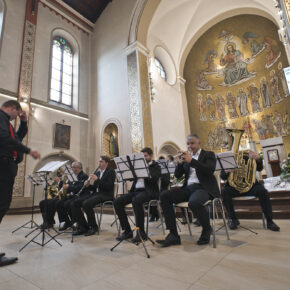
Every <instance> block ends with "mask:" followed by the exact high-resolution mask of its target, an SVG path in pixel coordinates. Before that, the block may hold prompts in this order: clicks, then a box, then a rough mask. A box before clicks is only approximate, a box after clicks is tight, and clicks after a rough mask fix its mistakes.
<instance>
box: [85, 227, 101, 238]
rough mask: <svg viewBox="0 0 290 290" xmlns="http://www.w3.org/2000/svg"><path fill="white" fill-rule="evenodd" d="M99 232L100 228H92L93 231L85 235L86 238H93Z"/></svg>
mask: <svg viewBox="0 0 290 290" xmlns="http://www.w3.org/2000/svg"><path fill="white" fill-rule="evenodd" d="M97 231H98V228H92V229H89V230H88V231H87V232H86V233H85V236H86V237H88V236H92V235H94V234H95V233H96V232H97Z"/></svg>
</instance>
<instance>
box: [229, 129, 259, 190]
mask: <svg viewBox="0 0 290 290" xmlns="http://www.w3.org/2000/svg"><path fill="white" fill-rule="evenodd" d="M244 131H245V130H240V129H226V132H227V134H228V141H229V142H228V144H229V150H232V151H233V153H234V156H235V159H236V162H237V165H238V168H237V169H236V170H234V171H233V172H231V173H230V175H229V177H228V182H229V185H230V186H232V187H234V188H235V189H236V190H237V191H239V192H240V193H245V192H248V191H249V190H250V189H251V188H252V186H253V185H254V183H255V182H256V169H257V163H256V160H254V159H251V158H250V156H249V153H250V150H242V151H239V145H240V140H241V137H242V135H243V133H244Z"/></svg>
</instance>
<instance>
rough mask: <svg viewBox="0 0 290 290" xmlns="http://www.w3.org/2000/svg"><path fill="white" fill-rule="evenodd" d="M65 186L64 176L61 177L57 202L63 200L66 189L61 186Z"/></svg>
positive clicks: (65, 178)
mask: <svg viewBox="0 0 290 290" xmlns="http://www.w3.org/2000/svg"><path fill="white" fill-rule="evenodd" d="M66 184H67V176H66V175H65V174H64V175H63V176H62V188H61V189H60V190H59V191H58V192H57V196H58V199H59V200H62V199H65V198H66V195H67V189H64V188H63V186H64V185H66Z"/></svg>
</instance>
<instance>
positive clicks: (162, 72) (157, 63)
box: [155, 58, 167, 81]
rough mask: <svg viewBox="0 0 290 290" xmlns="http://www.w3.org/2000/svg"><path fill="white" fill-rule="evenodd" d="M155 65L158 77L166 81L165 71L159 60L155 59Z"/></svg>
mask: <svg viewBox="0 0 290 290" xmlns="http://www.w3.org/2000/svg"><path fill="white" fill-rule="evenodd" d="M155 65H156V67H157V70H158V72H159V74H160V76H161V77H162V78H163V79H164V80H165V81H166V79H167V76H166V71H165V69H164V66H163V65H162V63H161V62H160V60H159V59H158V58H155Z"/></svg>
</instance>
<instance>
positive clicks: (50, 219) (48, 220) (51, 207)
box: [39, 176, 63, 229]
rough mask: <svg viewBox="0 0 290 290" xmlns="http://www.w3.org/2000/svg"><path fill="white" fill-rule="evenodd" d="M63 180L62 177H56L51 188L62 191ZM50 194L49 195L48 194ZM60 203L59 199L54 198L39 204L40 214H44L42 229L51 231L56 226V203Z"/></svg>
mask: <svg viewBox="0 0 290 290" xmlns="http://www.w3.org/2000/svg"><path fill="white" fill-rule="evenodd" d="M62 184H63V182H62V180H61V179H60V176H55V178H54V184H53V185H52V186H51V190H52V187H54V188H55V189H56V190H57V191H59V190H61V188H62ZM48 194H49V193H48ZM57 201H58V197H57V196H55V197H52V198H51V199H49V198H48V197H47V199H43V200H41V201H40V202H39V208H40V212H41V214H42V219H43V223H42V224H41V225H40V227H41V228H42V229H49V228H52V227H53V225H54V224H55V221H54V215H55V212H56V202H57Z"/></svg>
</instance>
